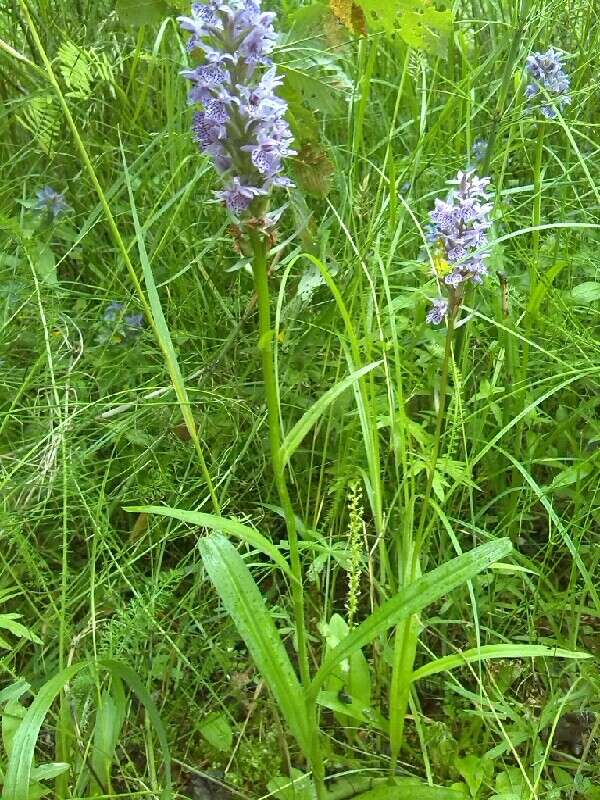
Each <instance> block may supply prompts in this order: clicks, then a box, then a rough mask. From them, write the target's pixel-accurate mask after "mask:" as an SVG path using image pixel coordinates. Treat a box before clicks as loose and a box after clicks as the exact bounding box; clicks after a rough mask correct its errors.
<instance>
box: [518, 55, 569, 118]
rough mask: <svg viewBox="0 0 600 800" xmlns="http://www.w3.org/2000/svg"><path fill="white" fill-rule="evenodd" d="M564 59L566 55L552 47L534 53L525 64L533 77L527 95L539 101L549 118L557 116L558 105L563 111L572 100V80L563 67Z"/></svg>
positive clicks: (526, 90) (530, 98)
mask: <svg viewBox="0 0 600 800" xmlns="http://www.w3.org/2000/svg"><path fill="white" fill-rule="evenodd" d="M563 59H564V55H563V54H562V53H560V52H558V50H555V49H554V48H553V47H551V48H550V49H549V50H546V52H545V53H532V54H531V55H530V56H528V57H527V61H526V64H525V68H526V70H527V72H528V73H529V76H530V77H531V78H532V79H533V80H532V81H531V83H529V84H528V85H527V87H526V89H525V97H527V98H528V99H529V100H534V99H535V100H536V101H539V110H540V111H541V113H542V114H543V115H544V116H545V117H547V118H548V119H554V117H556V114H557V110H556V109H557V107H558V109H559V110H560V111H562V110H563V109H564V108H565V106H567V105H569V103H570V102H571V96H570V95H569V94H568V91H569V89H570V88H571V81H570V78H569V76H568V75H567V74H566V72H565V71H564V69H563V63H562V60H563ZM531 107H532V106H531Z"/></svg>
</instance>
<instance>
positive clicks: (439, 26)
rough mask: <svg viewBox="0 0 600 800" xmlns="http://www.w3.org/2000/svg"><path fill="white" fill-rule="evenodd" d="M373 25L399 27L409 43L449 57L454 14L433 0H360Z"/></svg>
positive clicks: (386, 27)
mask: <svg viewBox="0 0 600 800" xmlns="http://www.w3.org/2000/svg"><path fill="white" fill-rule="evenodd" d="M357 4H358V5H359V6H360V7H361V8H362V9H363V11H364V12H365V16H366V19H367V22H368V24H369V26H370V27H372V28H374V29H376V30H384V31H387V32H388V33H393V32H394V31H396V30H397V31H398V32H399V33H400V36H401V37H402V38H403V39H404V41H405V42H406V44H408V45H409V46H410V47H414V48H415V49H417V50H424V51H425V52H427V53H432V54H433V55H436V56H440V57H442V58H445V57H446V55H447V51H448V40H449V38H450V35H451V33H452V23H453V19H454V17H453V14H452V11H450V10H449V9H446V8H444V9H440V8H436V5H437V6H445V5H447V4H446V3H444V2H438V3H434V2H433V0H357Z"/></svg>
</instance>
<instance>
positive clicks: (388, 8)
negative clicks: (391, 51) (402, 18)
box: [357, 0, 399, 33]
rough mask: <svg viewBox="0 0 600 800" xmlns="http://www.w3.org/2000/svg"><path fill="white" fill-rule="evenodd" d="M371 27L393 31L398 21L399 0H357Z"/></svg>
mask: <svg viewBox="0 0 600 800" xmlns="http://www.w3.org/2000/svg"><path fill="white" fill-rule="evenodd" d="M357 5H359V6H360V7H361V8H362V10H363V11H364V13H365V17H366V19H367V23H368V25H369V27H372V28H375V29H376V30H377V29H381V28H383V29H384V30H386V31H388V33H392V32H393V30H394V28H395V27H396V23H397V21H398V11H399V0H357Z"/></svg>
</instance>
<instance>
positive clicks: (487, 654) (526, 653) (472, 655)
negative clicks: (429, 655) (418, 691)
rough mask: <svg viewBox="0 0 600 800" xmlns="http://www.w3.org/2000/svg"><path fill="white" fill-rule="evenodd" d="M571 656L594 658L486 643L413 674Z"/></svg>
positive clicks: (544, 648) (546, 648)
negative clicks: (493, 661)
mask: <svg viewBox="0 0 600 800" xmlns="http://www.w3.org/2000/svg"><path fill="white" fill-rule="evenodd" d="M538 657H541V658H570V659H573V660H577V661H580V660H581V659H584V658H592V656H591V654H590V653H583V652H580V651H577V650H563V649H562V648H561V647H551V646H549V645H545V644H486V645H483V646H482V647H473V648H472V649H470V650H463V652H461V653H453V654H452V655H450V656H444V657H443V658H437V659H436V660H435V661H430V662H429V663H428V664H424V665H423V666H422V667H419V669H416V670H415V671H414V672H413V674H412V679H413V681H418V680H421V678H429V677H430V676H431V675H437V674H438V673H440V672H448V670H451V669H456V668H457V667H464V666H465V665H466V664H472V663H473V662H477V661H488V660H489V659H492V658H538Z"/></svg>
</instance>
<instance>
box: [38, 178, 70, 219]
mask: <svg viewBox="0 0 600 800" xmlns="http://www.w3.org/2000/svg"><path fill="white" fill-rule="evenodd" d="M36 198H37V199H36V201H35V204H34V206H33V207H34V209H35V210H36V211H45V212H46V213H47V214H48V216H49V217H52V219H57V218H58V217H60V216H61V214H65V213H66V212H67V211H70V210H71V206H69V205H68V203H67V202H66V200H65V196H64V195H63V194H61V193H60V192H57V191H56V190H55V189H53V188H52V187H51V186H44V188H43V189H40V190H39V191H38V192H36Z"/></svg>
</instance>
